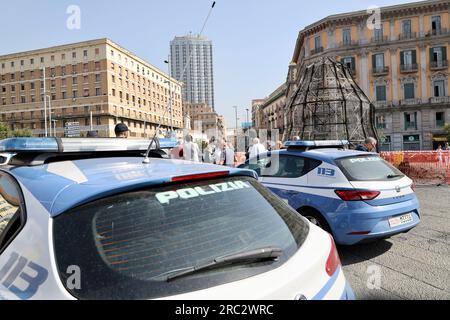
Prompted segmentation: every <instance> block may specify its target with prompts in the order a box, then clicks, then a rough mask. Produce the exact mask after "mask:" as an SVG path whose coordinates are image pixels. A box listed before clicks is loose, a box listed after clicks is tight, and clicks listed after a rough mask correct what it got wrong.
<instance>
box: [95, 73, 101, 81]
mask: <svg viewBox="0 0 450 320" xmlns="http://www.w3.org/2000/svg"><path fill="white" fill-rule="evenodd" d="M100 80H101V76H100V74H96V75H95V82H100Z"/></svg>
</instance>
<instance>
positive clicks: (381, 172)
mask: <svg viewBox="0 0 450 320" xmlns="http://www.w3.org/2000/svg"><path fill="white" fill-rule="evenodd" d="M336 162H337V165H338V166H339V168H340V169H341V170H342V172H343V173H344V175H345V176H346V177H347V179H348V180H349V181H395V180H400V179H402V178H403V177H404V174H403V173H401V172H400V171H399V170H398V169H397V168H395V167H394V166H392V165H391V164H390V163H388V162H386V161H385V160H383V159H382V158H380V157H379V156H357V157H350V158H344V159H338V160H336ZM391 175H395V177H394V178H388V176H391Z"/></svg>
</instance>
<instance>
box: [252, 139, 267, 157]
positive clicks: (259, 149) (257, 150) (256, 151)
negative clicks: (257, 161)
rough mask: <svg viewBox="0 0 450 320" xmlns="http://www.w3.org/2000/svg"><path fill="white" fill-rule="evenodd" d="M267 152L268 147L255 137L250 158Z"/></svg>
mask: <svg viewBox="0 0 450 320" xmlns="http://www.w3.org/2000/svg"><path fill="white" fill-rule="evenodd" d="M265 152H267V149H266V147H264V145H263V144H262V143H261V142H259V139H258V138H254V139H253V145H252V146H251V147H250V159H253V158H257V157H258V156H259V155H260V154H262V153H265Z"/></svg>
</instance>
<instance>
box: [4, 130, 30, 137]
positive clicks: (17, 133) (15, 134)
mask: <svg viewBox="0 0 450 320" xmlns="http://www.w3.org/2000/svg"><path fill="white" fill-rule="evenodd" d="M8 136H9V137H10V138H19V137H32V136H33V133H32V132H31V130H30V129H20V130H16V131H10V132H9V134H8Z"/></svg>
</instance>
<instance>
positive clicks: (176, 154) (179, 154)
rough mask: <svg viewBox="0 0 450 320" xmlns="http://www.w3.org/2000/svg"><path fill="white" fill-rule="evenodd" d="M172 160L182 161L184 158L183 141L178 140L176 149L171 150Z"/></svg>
mask: <svg viewBox="0 0 450 320" xmlns="http://www.w3.org/2000/svg"><path fill="white" fill-rule="evenodd" d="M170 158H171V159H182V158H183V139H178V141H177V145H176V147H175V148H173V149H172V150H170Z"/></svg>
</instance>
